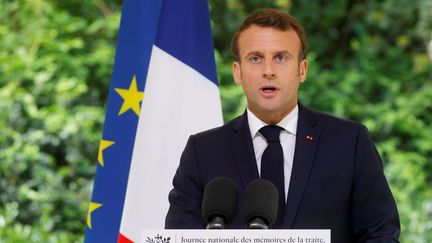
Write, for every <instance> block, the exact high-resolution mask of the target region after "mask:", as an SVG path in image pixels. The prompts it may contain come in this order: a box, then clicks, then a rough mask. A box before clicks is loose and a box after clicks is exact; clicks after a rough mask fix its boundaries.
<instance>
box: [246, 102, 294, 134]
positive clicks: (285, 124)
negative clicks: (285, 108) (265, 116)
mask: <svg viewBox="0 0 432 243" xmlns="http://www.w3.org/2000/svg"><path fill="white" fill-rule="evenodd" d="M246 112H247V118H248V123H249V129H250V132H251V136H252V138H254V137H255V136H256V135H257V133H258V131H259V130H260V129H261V128H262V127H264V126H267V125H269V124H267V123H265V122H263V121H261V120H260V119H259V118H258V117H257V116H255V114H253V113H252V112H251V111H250V110H249V108H248V109H247V110H246ZM298 112H299V108H298V105H296V106H295V107H294V109H293V110H292V111H291V112H290V113H289V114H288V115H286V116H285V117H284V118H283V119H282V120H281V121H280V122H278V124H276V125H278V126H280V127H282V128H284V129H285V130H286V131H288V132H289V133H291V134H293V135H294V136H295V135H296V133H297V121H298Z"/></svg>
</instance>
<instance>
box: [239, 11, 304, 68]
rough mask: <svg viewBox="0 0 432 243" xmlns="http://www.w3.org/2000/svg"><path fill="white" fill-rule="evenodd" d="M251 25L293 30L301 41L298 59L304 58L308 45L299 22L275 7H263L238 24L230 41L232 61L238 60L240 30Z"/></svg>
mask: <svg viewBox="0 0 432 243" xmlns="http://www.w3.org/2000/svg"><path fill="white" fill-rule="evenodd" d="M252 25H258V26H259V27H269V28H274V29H277V30H280V31H286V30H289V29H292V30H294V31H295V32H296V33H297V36H298V37H299V39H300V42H301V51H300V55H299V59H306V55H307V51H308V45H307V41H306V33H305V31H304V29H303V26H302V25H301V24H300V22H299V21H298V20H297V19H295V18H294V17H293V16H291V15H289V14H288V13H285V12H283V11H281V10H277V9H264V10H260V11H257V12H254V13H252V14H251V15H249V16H248V17H247V18H246V19H245V20H244V21H243V23H242V24H241V25H240V27H239V28H238V30H237V31H236V32H235V34H234V37H233V39H232V42H231V52H232V55H233V58H234V61H236V62H239V61H240V54H239V46H238V40H239V38H240V34H241V32H243V31H244V30H246V29H247V28H249V27H250V26H252Z"/></svg>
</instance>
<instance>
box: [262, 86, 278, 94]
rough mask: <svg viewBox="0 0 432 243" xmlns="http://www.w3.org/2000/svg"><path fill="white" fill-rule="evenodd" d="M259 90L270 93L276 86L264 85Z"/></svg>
mask: <svg viewBox="0 0 432 243" xmlns="http://www.w3.org/2000/svg"><path fill="white" fill-rule="evenodd" d="M261 90H262V91H264V93H272V92H274V91H276V88H275V87H264V88H261Z"/></svg>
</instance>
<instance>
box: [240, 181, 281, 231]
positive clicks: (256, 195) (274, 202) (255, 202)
mask: <svg viewBox="0 0 432 243" xmlns="http://www.w3.org/2000/svg"><path fill="white" fill-rule="evenodd" d="M244 207H245V220H246V224H247V225H249V223H250V222H251V221H252V220H253V219H255V218H261V219H263V220H264V221H265V223H266V224H267V226H268V227H271V226H272V225H273V224H274V223H275V222H276V219H277V214H278V207H279V192H278V189H277V188H276V186H275V185H274V184H273V183H272V182H270V181H268V180H264V179H257V180H254V181H252V182H251V183H249V185H248V187H247V188H246V191H245V205H244Z"/></svg>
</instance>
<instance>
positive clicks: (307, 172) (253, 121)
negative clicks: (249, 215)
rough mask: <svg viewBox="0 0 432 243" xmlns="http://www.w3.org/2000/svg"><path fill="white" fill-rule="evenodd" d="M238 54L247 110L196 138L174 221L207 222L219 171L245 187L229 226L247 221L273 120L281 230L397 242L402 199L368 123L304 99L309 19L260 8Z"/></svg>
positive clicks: (175, 194) (243, 29)
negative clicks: (205, 211)
mask: <svg viewBox="0 0 432 243" xmlns="http://www.w3.org/2000/svg"><path fill="white" fill-rule="evenodd" d="M232 52H233V57H234V63H233V75H234V80H235V82H236V83H237V84H240V85H242V87H243V91H244V93H245V95H246V98H247V104H248V106H247V110H246V112H245V113H244V114H243V115H241V116H239V117H237V118H235V119H234V120H232V121H230V122H228V123H227V124H225V125H223V126H221V127H218V128H215V129H212V130H208V131H205V132H202V133H199V134H196V135H193V136H191V137H190V138H189V140H188V142H187V145H186V148H185V150H184V152H183V154H182V157H181V159H180V165H179V167H178V169H177V172H176V175H175V177H174V179H173V186H174V189H173V190H172V191H171V192H170V194H169V201H170V209H169V211H168V214H167V217H166V228H190V229H192V228H204V227H205V222H204V221H203V220H202V218H201V203H202V196H203V191H204V188H205V186H206V184H207V183H208V182H209V181H210V180H211V179H213V178H215V177H219V176H224V177H229V178H231V179H233V180H234V181H235V182H236V183H237V185H238V187H239V191H240V193H239V194H240V195H239V196H240V198H239V203H238V210H237V215H236V217H235V218H234V220H233V221H232V222H231V223H229V224H228V228H245V227H246V223H245V222H244V215H243V209H242V206H243V192H244V190H245V188H246V187H247V185H248V184H249V183H250V182H251V181H253V180H255V179H258V178H260V177H261V178H262V177H264V173H268V172H267V170H268V168H267V167H266V166H267V165H266V163H268V162H266V160H265V159H264V157H265V156H266V155H265V153H266V151H265V150H266V148H267V147H270V146H269V145H268V144H270V140H269V141H267V140H268V137H267V136H266V135H265V132H264V130H263V129H264V128H266V127H270V128H272V129H274V128H276V129H277V130H278V132H277V134H278V135H279V138H278V139H276V140H278V143H277V146H279V147H282V150H281V157H283V158H282V159H281V161H282V160H283V161H282V162H281V164H280V165H278V166H280V167H278V168H279V169H274V171H276V172H277V173H279V174H280V175H281V176H282V181H279V182H277V183H276V184H278V183H279V184H278V185H277V186H278V189H279V195H282V201H281V206H280V207H279V210H280V211H281V212H282V213H281V214H280V215H279V216H278V219H277V221H276V224H275V225H274V226H273V228H286V229H331V238H332V242H335V243H338V242H340V243H347V242H398V237H399V232H400V225H399V216H398V212H397V209H396V204H395V201H394V199H393V196H392V194H391V191H390V189H389V186H388V183H387V181H386V179H385V176H384V172H383V166H382V161H381V158H380V156H379V154H378V152H377V150H376V148H375V146H374V144H373V142H372V140H371V138H370V136H369V134H368V131H367V129H366V128H365V127H364V126H363V125H361V124H359V123H356V122H353V121H348V120H343V119H340V118H336V117H333V116H330V115H326V114H323V113H320V112H316V111H312V110H310V109H308V108H306V107H304V106H303V105H301V104H300V103H299V102H298V97H297V92H298V88H299V85H300V84H301V83H303V82H304V81H305V79H306V74H307V68H308V62H307V60H306V54H307V43H306V38H305V33H304V30H303V28H302V26H301V25H300V23H299V22H298V21H297V20H296V19H294V18H293V17H292V16H290V15H288V14H286V13H284V12H282V11H279V10H273V9H267V10H262V11H258V12H256V13H253V14H252V15H250V16H249V17H247V18H246V19H245V21H244V22H243V24H242V25H241V26H240V28H239V30H238V31H237V32H236V34H235V35H234V38H233V42H232ZM279 131H280V132H279ZM282 154H283V156H282ZM265 171H266V172H265ZM277 173H276V174H277ZM221 196H223V195H221Z"/></svg>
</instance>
